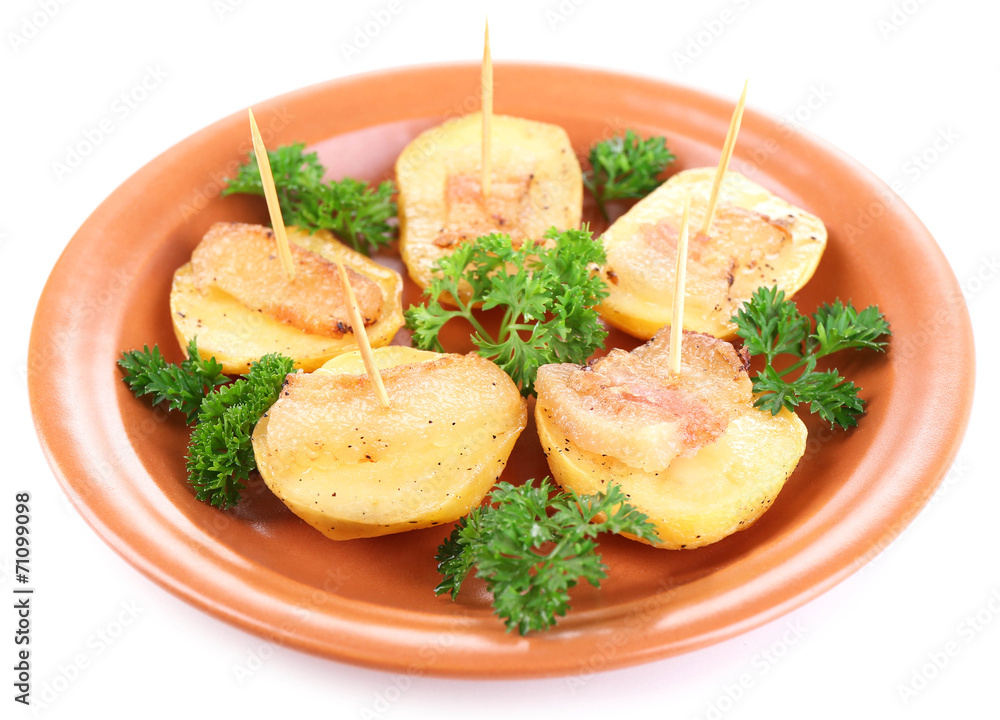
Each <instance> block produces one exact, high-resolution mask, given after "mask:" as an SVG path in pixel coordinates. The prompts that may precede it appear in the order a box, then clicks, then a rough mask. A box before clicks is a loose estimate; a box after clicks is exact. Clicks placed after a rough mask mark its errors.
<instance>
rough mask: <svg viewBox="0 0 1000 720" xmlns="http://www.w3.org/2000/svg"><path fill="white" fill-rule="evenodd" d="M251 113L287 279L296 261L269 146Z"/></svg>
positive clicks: (262, 178)
mask: <svg viewBox="0 0 1000 720" xmlns="http://www.w3.org/2000/svg"><path fill="white" fill-rule="evenodd" d="M249 113H250V135H251V137H252V138H253V151H254V154H255V155H256V156H257V167H258V168H259V169H260V182H261V185H263V186H264V198H265V199H266V200H267V212H268V213H269V214H270V215H271V227H273V228H274V239H275V240H276V241H277V243H278V256H279V257H280V258H281V266H282V267H283V268H284V270H285V278H286V279H287V280H294V279H295V263H294V262H293V261H292V250H291V248H290V247H288V234H287V233H286V232H285V221H284V220H283V219H282V217H281V203H279V202H278V191H277V190H276V189H275V187H274V176H273V175H272V174H271V162H270V160H268V159H267V148H266V147H264V139H263V138H262V137H261V136H260V130H258V129H257V121H256V120H255V119H254V116H253V110H250V111H249Z"/></svg>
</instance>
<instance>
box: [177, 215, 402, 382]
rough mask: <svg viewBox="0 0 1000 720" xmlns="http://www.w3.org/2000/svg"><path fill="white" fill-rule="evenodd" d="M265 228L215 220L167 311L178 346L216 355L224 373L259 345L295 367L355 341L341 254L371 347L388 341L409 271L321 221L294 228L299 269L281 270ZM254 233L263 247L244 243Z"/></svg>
mask: <svg viewBox="0 0 1000 720" xmlns="http://www.w3.org/2000/svg"><path fill="white" fill-rule="evenodd" d="M271 232H272V231H271V230H270V229H269V228H265V227H263V226H260V225H245V224H241V223H217V224H216V225H213V226H212V228H211V229H210V230H209V232H208V233H206V235H205V239H204V240H203V241H202V243H201V244H200V245H199V246H198V247H197V248H196V249H195V251H194V253H193V254H192V261H191V262H189V263H186V264H184V265H182V266H181V267H180V268H178V270H177V271H176V272H175V273H174V279H173V285H172V287H171V291H170V315H171V318H172V320H173V324H174V333H175V334H176V335H177V340H178V342H179V343H180V345H181V347H182V348H186V347H187V346H188V342H189V341H190V340H191V338H193V337H197V342H198V350H199V352H200V353H201V354H202V355H204V356H206V357H210V356H213V355H214V356H215V358H216V360H218V361H219V362H220V363H222V367H223V371H224V372H226V373H228V374H242V373H245V372H247V371H248V370H249V368H250V363H252V362H253V361H255V360H257V359H259V358H260V357H261V356H262V355H265V354H267V353H271V352H280V353H283V354H284V355H287V356H289V357H291V358H293V359H294V360H295V367H296V368H301V369H303V370H306V371H311V370H315V369H316V368H318V367H319V366H320V365H322V364H323V363H324V362H326V361H327V360H329V359H330V358H332V357H334V356H336V355H338V354H340V353H344V352H348V351H350V350H354V349H355V348H356V347H357V343H356V342H355V339H354V334H353V332H352V330H351V325H350V321H349V319H348V318H347V313H346V307H345V306H344V304H343V301H342V298H341V293H342V292H343V286H342V284H341V281H340V277H339V274H338V272H337V267H336V262H337V261H338V260H339V261H341V262H343V263H344V266H345V267H346V268H347V270H348V274H349V276H350V278H351V285H352V287H353V288H354V289H355V294H356V295H357V296H358V298H359V302H361V304H362V311H363V313H364V315H365V319H366V321H367V322H366V328H365V329H366V332H367V333H368V340H369V342H370V343H371V345H372V347H380V346H382V345H387V344H388V343H389V342H390V341H391V340H392V338H393V336H394V335H395V334H396V331H397V330H399V328H401V327H402V326H403V324H404V322H405V320H404V318H403V308H402V300H401V299H402V292H403V279H402V277H400V275H399V273H397V272H395V271H393V270H390V269H389V268H385V267H383V266H381V265H379V264H378V263H376V262H375V261H373V260H371V259H370V258H368V257H366V256H364V255H362V254H361V253H358V252H355V251H354V250H352V249H351V248H349V247H347V246H346V245H344V244H343V243H341V242H340V241H338V240H337V239H336V238H335V237H334V236H333V234H331V233H329V232H327V231H325V230H321V231H319V232H316V233H315V234H309V233H308V232H306V231H305V230H302V229H300V228H296V227H289V228H288V240H289V244H290V246H291V248H292V251H293V257H294V259H295V262H296V267H297V271H296V277H295V279H294V280H293V281H291V282H290V283H289V282H287V281H286V280H285V278H284V274H283V271H282V270H281V267H280V260H279V259H278V257H277V253H276V252H273V253H270V254H268V252H267V250H266V249H264V248H266V247H267V246H265V245H264V243H266V242H270V243H273V235H272V234H271ZM248 242H249V243H250V244H251V246H253V247H252V248H251V249H253V248H254V247H255V248H256V250H257V251H258V255H260V251H261V250H262V249H263V255H260V256H259V257H255V256H254V254H253V253H252V252H250V251H249V250H247V249H246V243H248Z"/></svg>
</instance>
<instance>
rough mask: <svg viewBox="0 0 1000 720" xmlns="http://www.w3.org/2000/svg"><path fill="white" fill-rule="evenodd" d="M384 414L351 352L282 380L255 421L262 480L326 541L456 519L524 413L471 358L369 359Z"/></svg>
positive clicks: (507, 387) (492, 371) (492, 477)
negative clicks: (376, 371) (385, 401)
mask: <svg viewBox="0 0 1000 720" xmlns="http://www.w3.org/2000/svg"><path fill="white" fill-rule="evenodd" d="M374 356H375V360H376V364H377V365H378V366H379V367H380V369H381V370H380V372H381V375H382V380H383V382H384V383H385V387H386V391H387V393H388V395H389V398H390V401H391V405H390V407H389V408H386V409H383V408H382V407H380V406H379V403H378V400H377V399H376V397H375V393H374V392H373V391H372V387H371V384H370V382H369V380H368V377H367V375H365V371H364V366H363V364H362V360H361V357H360V354H359V353H357V352H355V353H348V354H345V355H341V356H339V357H337V358H334V359H333V360H331V361H330V362H329V363H327V364H326V365H324V366H323V367H322V368H320V369H319V370H317V371H316V372H314V373H311V374H303V373H297V374H293V375H289V376H288V380H287V382H286V384H285V387H284V388H283V389H282V392H281V396H280V397H279V398H278V401H277V402H276V403H275V404H274V405H273V406H272V407H271V409H270V410H269V411H268V413H267V414H266V415H265V416H264V417H263V418H262V419H261V420H260V422H259V423H257V427H256V429H255V430H254V434H253V446H254V455H255V456H256V459H257V467H258V469H259V471H260V474H261V477H262V478H263V479H264V482H265V483H266V484H267V486H268V487H269V488H271V490H272V491H273V492H274V494H275V495H277V496H278V497H279V498H280V499H281V501H282V502H284V503H285V505H287V506H288V507H289V508H290V509H291V510H292V512H294V513H295V514H296V515H298V516H299V517H301V518H302V519H303V520H305V521H306V522H308V523H309V524H310V525H312V526H313V527H315V528H316V529H317V530H319V531H320V532H322V533H323V534H324V535H326V536H327V537H329V538H331V539H334V540H347V539H351V538H362V537H373V536H377V535H388V534H390V533H398V532H403V531H405V530H415V529H418V528H423V527H429V526H432V525H439V524H441V523H446V522H450V521H452V520H457V519H458V518H460V517H462V516H463V515H465V514H466V513H468V512H469V511H470V510H471V509H472V508H474V507H476V506H477V505H478V504H479V503H480V502H481V501H482V499H483V498H484V497H485V496H486V493H487V492H489V490H490V488H491V487H492V486H493V483H494V482H496V480H497V478H498V477H499V476H500V473H501V471H502V470H503V468H504V466H505V465H506V463H507V458H508V457H509V455H510V452H511V450H512V449H513V447H514V442H515V440H517V437H518V435H520V434H521V431H522V430H523V429H524V427H525V424H526V422H527V404H526V401H525V400H524V399H523V398H522V397H521V394H520V393H519V392H518V389H517V387H516V386H515V385H514V383H513V382H512V381H511V379H510V378H509V377H507V375H506V374H505V373H504V372H503V371H502V370H500V369H499V368H498V367H497V366H496V365H494V364H493V363H491V362H489V361H488V360H484V359H483V358H481V357H479V356H478V355H475V354H469V355H454V354H439V353H433V352H427V351H422V350H414V349H411V348H401V347H395V346H390V347H383V348H379V349H378V350H375V351H374Z"/></svg>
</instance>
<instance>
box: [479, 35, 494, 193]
mask: <svg viewBox="0 0 1000 720" xmlns="http://www.w3.org/2000/svg"><path fill="white" fill-rule="evenodd" d="M480 83H481V84H482V98H483V102H482V111H483V158H482V175H481V177H480V181H479V185H480V187H481V188H482V190H483V197H484V198H486V197H489V194H490V190H491V189H492V188H491V181H492V180H491V176H492V172H493V158H492V157H491V155H492V153H491V150H490V148H491V145H492V142H491V141H492V139H493V59H492V58H491V57H490V21H489V19H488V18H487V20H486V36H485V40H484V41H483V68H482V72H481V76H480Z"/></svg>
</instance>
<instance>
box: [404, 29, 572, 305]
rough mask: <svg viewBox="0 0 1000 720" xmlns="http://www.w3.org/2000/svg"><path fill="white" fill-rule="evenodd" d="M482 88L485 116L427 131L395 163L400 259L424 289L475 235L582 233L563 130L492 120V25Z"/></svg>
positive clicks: (540, 124)
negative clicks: (434, 270)
mask: <svg viewBox="0 0 1000 720" xmlns="http://www.w3.org/2000/svg"><path fill="white" fill-rule="evenodd" d="M480 82H481V86H482V105H481V112H477V113H472V114H470V115H465V116H462V117H458V118H454V119H451V120H448V121H447V122H445V123H444V124H443V125H440V126H437V127H434V128H431V129H429V130H427V131H425V132H424V133H422V134H420V135H419V136H418V137H417V138H415V139H414V140H413V141H412V142H411V143H410V144H409V145H407V146H406V148H404V150H403V152H402V153H401V154H400V155H399V158H398V159H397V161H396V182H397V186H398V188H399V195H398V207H399V233H400V243H399V250H400V255H401V256H402V258H403V262H404V263H405V264H406V267H407V271H408V272H409V274H410V277H411V278H413V281H414V282H415V283H416V284H417V285H419V286H420V287H423V288H426V287H428V286H429V284H430V281H431V277H432V268H433V265H434V263H435V262H436V261H437V260H438V259H440V258H442V257H444V256H446V255H448V254H450V253H452V252H453V251H454V250H455V248H457V247H458V246H459V245H461V244H462V243H465V242H468V241H471V240H474V239H475V238H477V237H479V236H481V235H488V234H490V233H506V234H509V235H510V236H511V239H512V240H513V241H514V242H515V243H520V242H522V241H524V240H525V239H528V238H531V239H534V240H541V239H542V237H543V235H544V234H545V232H546V231H547V230H548V229H549V228H551V227H556V228H558V229H560V230H567V229H571V228H577V227H579V225H580V218H581V213H582V207H583V176H582V173H581V169H580V163H579V161H578V160H577V158H576V154H575V153H574V151H573V147H572V144H571V143H570V140H569V136H568V135H567V134H566V131H565V130H563V129H562V128H561V127H558V126H556V125H552V124H549V123H543V122H538V121H534V120H527V119H524V118H517V117H511V116H507V115H495V114H494V113H493V65H492V60H491V54H490V49H489V28H488V26H487V30H486V42H485V44H484V52H483V65H482V69H481V75H480Z"/></svg>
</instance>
